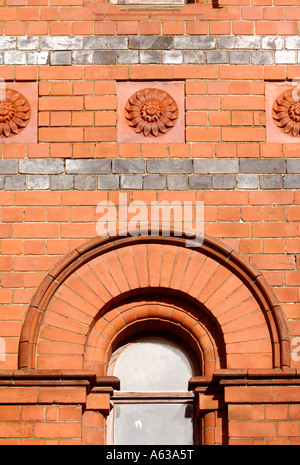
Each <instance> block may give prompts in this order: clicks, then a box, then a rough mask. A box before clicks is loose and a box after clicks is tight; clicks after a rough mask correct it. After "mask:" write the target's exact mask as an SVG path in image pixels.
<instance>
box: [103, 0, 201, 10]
mask: <svg viewBox="0 0 300 465" xmlns="http://www.w3.org/2000/svg"><path fill="white" fill-rule="evenodd" d="M110 1H111V3H115V4H116V5H118V6H119V7H120V8H122V7H124V8H128V7H132V8H147V9H149V8H182V7H183V6H184V5H185V4H186V3H195V1H194V0H151V1H149V0H110Z"/></svg>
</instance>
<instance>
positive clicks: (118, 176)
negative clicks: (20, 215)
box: [0, 158, 300, 191]
mask: <svg viewBox="0 0 300 465" xmlns="http://www.w3.org/2000/svg"><path fill="white" fill-rule="evenodd" d="M299 173H300V160H299V159H288V160H282V159H267V160H258V159H256V158H253V159H252V158H241V159H240V160H228V159H226V160H223V159H196V160H182V159H172V160H170V159H155V158H151V159H142V160H141V159H136V158H132V159H130V158H126V159H124V160H122V159H89V160H88V159H75V160H74V159H66V160H62V159H44V158H42V159H32V160H26V159H25V160H13V159H9V160H6V159H2V160H0V188H1V189H2V190H7V191H20V190H21V191H22V190H53V191H55V190H70V189H75V190H96V189H99V190H102V189H103V190H110V189H119V188H120V189H147V190H153V189H155V190H161V189H168V190H202V189H205V190H210V189H216V190H218V189H221V190H223V189H234V188H235V189H237V190H242V189H263V190H266V189H270V190H274V189H300V176H299Z"/></svg>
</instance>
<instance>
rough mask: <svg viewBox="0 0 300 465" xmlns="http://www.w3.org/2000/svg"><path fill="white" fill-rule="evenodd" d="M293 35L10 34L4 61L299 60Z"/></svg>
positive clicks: (0, 42)
mask: <svg viewBox="0 0 300 465" xmlns="http://www.w3.org/2000/svg"><path fill="white" fill-rule="evenodd" d="M299 49H300V37H297V36H296V37H295V36H282V37H281V36H276V37H274V36H223V35H222V36H204V35H203V36H201V35H200V36H118V37H116V36H99V37H95V36H93V37H90V36H52V37H47V36H41V37H39V36H30V37H26V36H19V37H15V36H9V37H0V64H4V65H26V64H27V65H53V66H55V65H63V66H68V65H97V64H101V65H116V64H119V65H122V64H172V65H176V64H226V63H227V64H233V65H234V64H245V65H247V64H253V65H273V64H275V65H280V64H298V63H300V52H299V51H298V50H299Z"/></svg>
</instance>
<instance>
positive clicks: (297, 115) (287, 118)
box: [273, 88, 300, 137]
mask: <svg viewBox="0 0 300 465" xmlns="http://www.w3.org/2000/svg"><path fill="white" fill-rule="evenodd" d="M298 92H299V89H297V88H294V89H289V90H286V91H284V92H283V93H282V94H280V95H279V96H278V97H277V98H276V100H275V102H274V105H273V120H274V122H275V124H276V126H277V127H278V128H279V129H280V130H281V131H283V132H284V133H285V134H290V135H292V136H293V137H297V136H299V135H300V97H299V95H298Z"/></svg>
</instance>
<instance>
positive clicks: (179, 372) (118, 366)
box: [108, 337, 199, 445]
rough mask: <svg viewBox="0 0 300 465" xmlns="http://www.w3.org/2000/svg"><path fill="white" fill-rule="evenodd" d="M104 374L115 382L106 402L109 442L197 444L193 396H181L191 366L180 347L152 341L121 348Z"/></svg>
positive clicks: (141, 341) (191, 374)
mask: <svg viewBox="0 0 300 465" xmlns="http://www.w3.org/2000/svg"><path fill="white" fill-rule="evenodd" d="M110 372H111V374H113V375H114V376H117V377H118V378H119V379H120V381H121V391H120V392H118V393H115V394H114V396H113V399H112V401H113V409H112V412H111V415H110V417H109V423H108V430H109V438H108V439H109V442H110V443H113V444H116V445H178V444H184V445H191V444H194V443H197V440H196V439H195V438H196V437H199V435H198V434H197V432H196V431H195V427H194V423H195V422H194V404H193V394H191V393H190V392H188V391H187V386H188V380H189V379H190V378H191V377H192V376H194V375H195V367H194V366H193V363H192V361H191V359H190V357H189V356H188V355H187V353H186V352H185V351H183V350H182V348H181V347H179V346H178V345H176V344H175V343H173V342H170V341H168V340H165V339H161V338H157V337H155V338H145V339H141V340H138V341H135V342H133V343H129V344H126V345H125V346H123V347H122V348H120V349H119V350H117V351H116V352H115V353H114V354H113V356H112V359H111V364H110Z"/></svg>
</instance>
